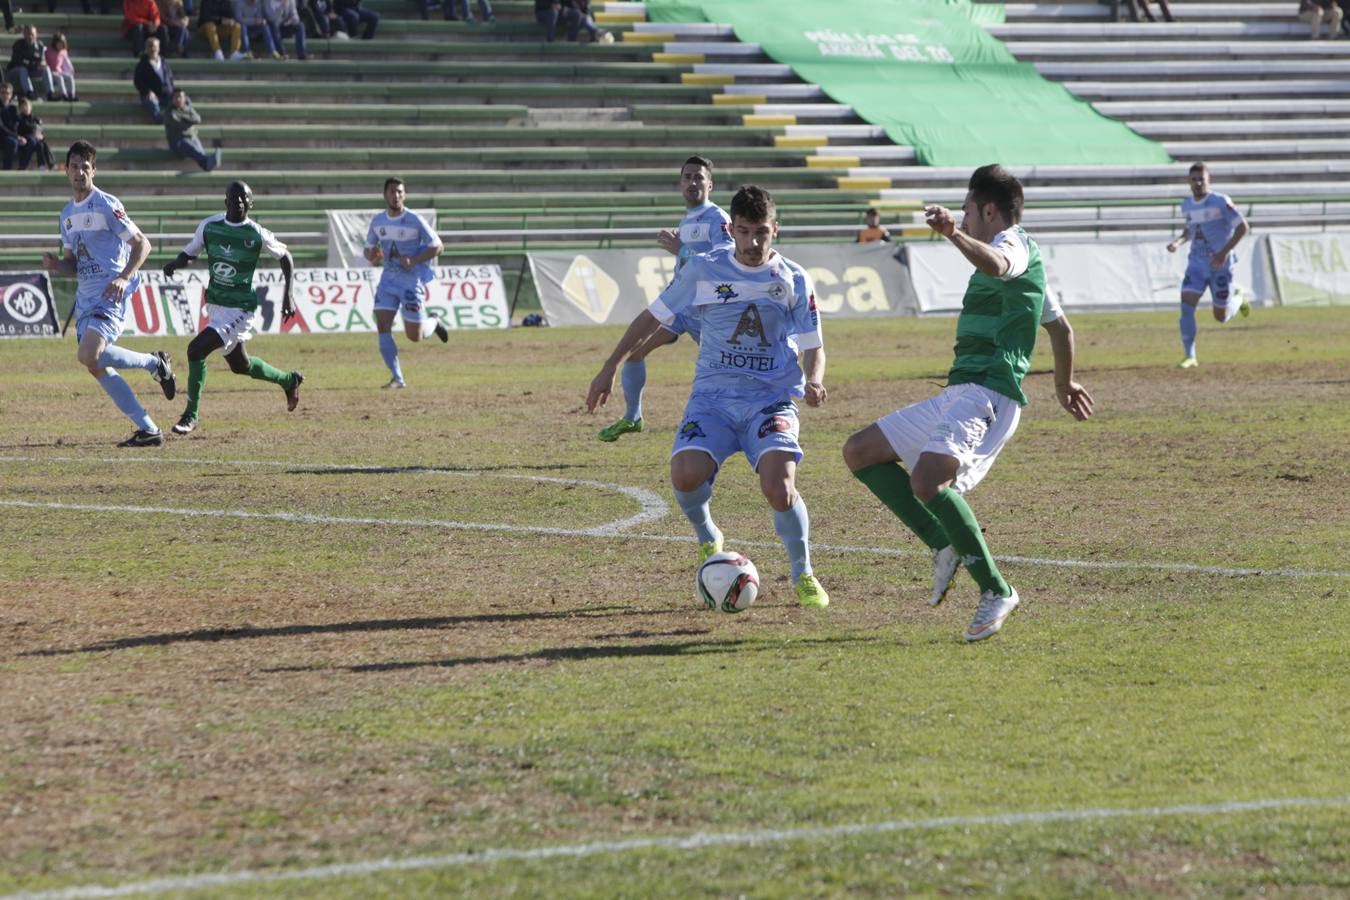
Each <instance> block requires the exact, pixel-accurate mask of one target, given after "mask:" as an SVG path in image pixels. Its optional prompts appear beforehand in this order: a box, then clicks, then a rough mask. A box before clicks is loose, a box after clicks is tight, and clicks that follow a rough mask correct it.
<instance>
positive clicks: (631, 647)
mask: <svg viewBox="0 0 1350 900" xmlns="http://www.w3.org/2000/svg"><path fill="white" fill-rule="evenodd" d="M683 633H686V632H672V634H683ZM694 633H698V632H694ZM877 640H880V639H879V638H871V637H844V638H815V639H811V640H804V641H793V642H792V646H794V647H812V646H817V645H821V646H824V645H828V646H838V645H840V644H843V643H854V644H863V643H873V642H875V641H877ZM782 649H783V644H782V643H780V642H776V641H772V642H766V641H764V640H760V639H738V640H729V641H684V642H679V643H661V644H588V645H582V646H577V647H541V648H540V649H538V650H531V651H529V652H528V653H503V654H499V655H497V656H463V657H451V658H447V659H423V660H406V661H396V662H382V663H363V664H361V665H355V666H329V665H307V666H277V667H275V668H268V669H262V670H261V671H263V672H266V673H269V674H277V673H285V672H317V671H324V672H350V673H353V674H361V673H367V672H405V671H408V670H410V669H450V668H455V667H458V666H482V665H494V664H498V663H521V662H536V661H539V662H569V661H570V662H578V661H587V660H595V659H634V658H641V657H649V656H651V657H668V656H689V655H700V656H701V655H704V654H713V653H762V652H765V651H771V652H781V651H782Z"/></svg>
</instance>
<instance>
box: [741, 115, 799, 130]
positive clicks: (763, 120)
mask: <svg viewBox="0 0 1350 900" xmlns="http://www.w3.org/2000/svg"><path fill="white" fill-rule="evenodd" d="M741 124H742V125H752V126H755V127H764V126H773V125H796V124H797V117H796V116H785V115H761V114H759V113H751V114H749V115H744V116H741Z"/></svg>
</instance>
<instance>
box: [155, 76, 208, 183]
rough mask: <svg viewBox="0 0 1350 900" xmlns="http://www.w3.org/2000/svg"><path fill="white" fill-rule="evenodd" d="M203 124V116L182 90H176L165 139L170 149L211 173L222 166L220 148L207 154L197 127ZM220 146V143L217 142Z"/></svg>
mask: <svg viewBox="0 0 1350 900" xmlns="http://www.w3.org/2000/svg"><path fill="white" fill-rule="evenodd" d="M200 124H202V117H201V115H200V114H199V113H198V112H197V111H196V110H195V109H193V108H192V102H191V101H190V100H189V99H188V95H187V94H186V93H185V92H184V91H183V89H182V88H174V90H173V97H172V98H171V100H170V105H169V108H168V110H167V111H166V112H165V115H164V137H165V138H166V139H167V140H168V142H169V149H170V150H172V151H173V152H174V153H177V154H178V155H179V156H181V157H184V158H185V159H191V160H193V161H195V162H196V163H197V165H199V166H201V167H202V171H204V172H210V171H211V170H212V169H216V168H219V166H220V147H219V146H217V147H216V149H215V150H213V151H212V152H211V153H207V152H206V148H205V147H203V146H202V142H201V140H200V139H199V138H198V137H197V126H198V125H200ZM216 143H217V144H219V141H217V142H216Z"/></svg>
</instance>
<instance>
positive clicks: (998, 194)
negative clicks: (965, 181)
mask: <svg viewBox="0 0 1350 900" xmlns="http://www.w3.org/2000/svg"><path fill="white" fill-rule="evenodd" d="M967 190H969V191H970V196H971V197H972V198H974V200H975V206H976V208H977V209H983V208H984V205H985V204H986V203H992V204H994V206H995V207H996V208H997V209H998V211H999V212H1000V213H1001V214H1002V215H1003V218H1005V219H1007V220H1008V222H1010V223H1011V224H1013V225H1016V224H1017V223H1018V222H1021V221H1022V182H1020V181H1018V180H1017V176H1015V175H1013V173H1011V172H1009V171H1008V170H1007V169H1005V168H1003V167H1002V166H1000V165H998V164H997V163H993V164H991V165H987V166H980V167H979V168H978V169H976V170H975V172H974V173H973V174H972V175H971V176H970V184H969V186H968V187H967Z"/></svg>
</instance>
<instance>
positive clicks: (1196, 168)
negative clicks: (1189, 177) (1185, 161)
mask: <svg viewBox="0 0 1350 900" xmlns="http://www.w3.org/2000/svg"><path fill="white" fill-rule="evenodd" d="M1208 171H1209V166H1207V165H1205V164H1204V163H1202V162H1193V163H1191V168H1190V169H1189V171H1188V173H1187V174H1189V173H1190V172H1208Z"/></svg>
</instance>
